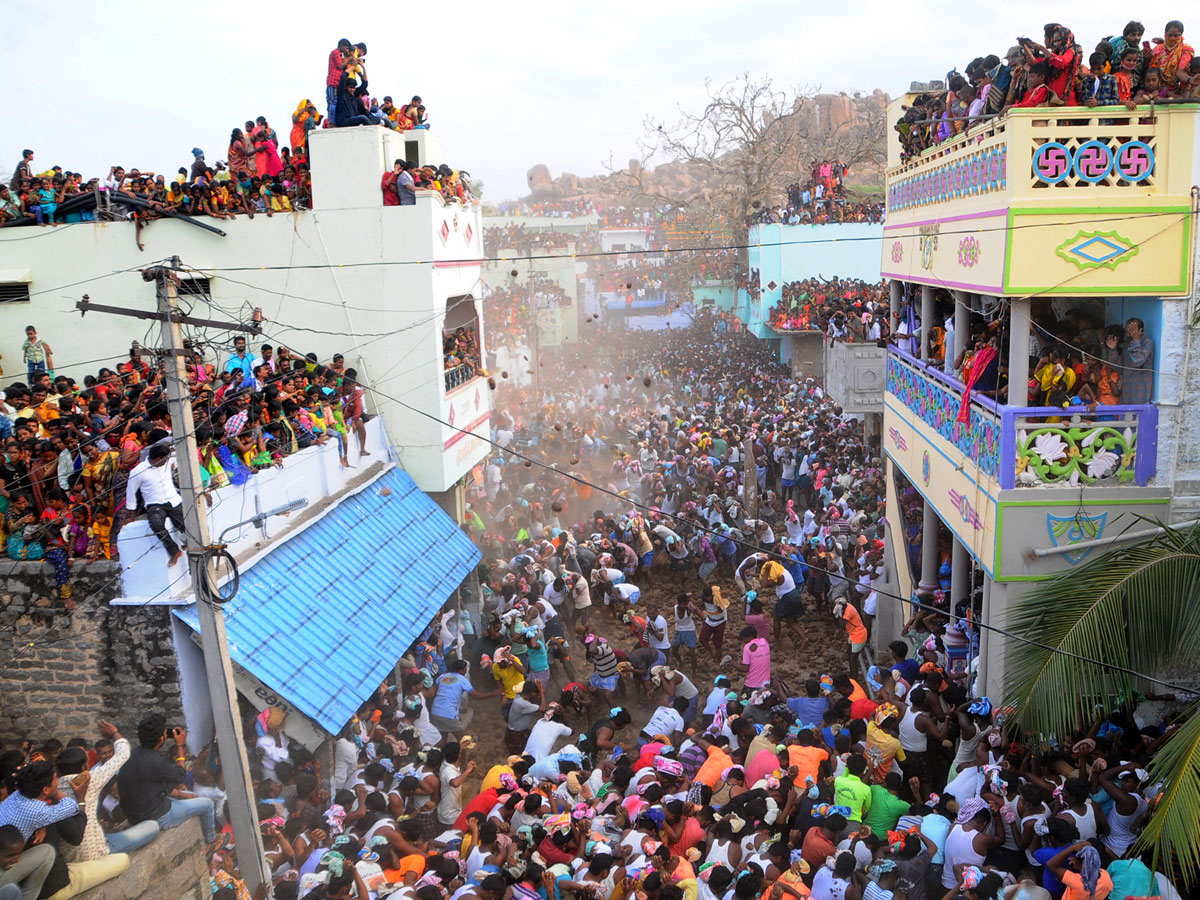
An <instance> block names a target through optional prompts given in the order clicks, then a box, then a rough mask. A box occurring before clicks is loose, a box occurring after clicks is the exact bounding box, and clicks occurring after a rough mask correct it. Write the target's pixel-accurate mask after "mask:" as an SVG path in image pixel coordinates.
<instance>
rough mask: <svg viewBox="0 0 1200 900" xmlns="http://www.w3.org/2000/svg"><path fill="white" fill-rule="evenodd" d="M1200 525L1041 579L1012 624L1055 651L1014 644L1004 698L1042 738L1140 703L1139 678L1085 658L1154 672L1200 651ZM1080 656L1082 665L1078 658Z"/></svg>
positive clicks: (1008, 623)
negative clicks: (1136, 696)
mask: <svg viewBox="0 0 1200 900" xmlns="http://www.w3.org/2000/svg"><path fill="white" fill-rule="evenodd" d="M1197 596H1200V526H1197V527H1194V528H1191V529H1188V530H1186V531H1179V530H1176V529H1167V530H1166V531H1165V532H1164V533H1163V534H1161V535H1159V536H1158V537H1155V538H1153V539H1151V540H1148V541H1143V542H1140V543H1136V544H1131V545H1128V546H1121V547H1117V548H1114V549H1112V550H1109V551H1108V552H1106V553H1104V554H1102V555H1100V556H1098V557H1096V558H1095V559H1094V560H1091V561H1089V562H1088V563H1086V564H1084V565H1081V566H1079V567H1078V568H1075V569H1073V570H1071V571H1069V572H1064V573H1063V574H1061V575H1059V576H1057V577H1055V578H1052V579H1049V580H1047V581H1044V582H1040V583H1038V584H1037V585H1035V586H1034V587H1033V588H1032V589H1031V590H1030V591H1028V592H1027V593H1026V594H1025V595H1024V596H1022V597H1020V598H1019V599H1018V600H1016V601H1015V602H1014V603H1013V605H1012V606H1011V607H1010V609H1009V611H1008V614H1007V616H1006V617H1005V621H1004V623H1003V624H1004V626H1005V627H1007V628H1008V629H1009V630H1011V631H1013V632H1014V633H1015V634H1017V635H1019V636H1021V637H1027V638H1031V639H1033V640H1036V641H1039V642H1040V643H1042V644H1044V645H1046V647H1049V648H1052V649H1046V648H1044V647H1037V646H1033V645H1031V644H1026V643H1020V642H1017V641H1009V642H1008V653H1007V656H1008V672H1007V675H1008V678H1007V685H1006V687H1007V690H1006V692H1005V697H1006V700H1007V701H1008V702H1009V703H1012V704H1013V705H1015V706H1016V709H1017V717H1018V719H1019V720H1020V722H1021V723H1022V725H1024V726H1025V728H1026V729H1028V730H1029V731H1031V732H1033V733H1035V734H1047V735H1049V734H1055V735H1059V736H1063V737H1065V736H1067V735H1069V734H1070V733H1071V732H1072V731H1074V730H1076V729H1077V728H1080V727H1084V728H1086V727H1087V725H1088V724H1090V722H1091V720H1092V718H1093V708H1094V707H1095V705H1096V704H1101V705H1103V706H1104V707H1105V708H1108V709H1111V708H1113V706H1114V705H1116V704H1118V703H1123V702H1125V701H1128V700H1130V699H1131V698H1132V697H1133V693H1134V691H1135V689H1136V688H1137V684H1136V680H1135V679H1134V678H1133V676H1131V675H1129V674H1127V673H1123V672H1119V671H1116V670H1115V669H1112V668H1110V667H1106V666H1100V665H1096V664H1094V663H1089V662H1087V661H1086V660H1089V659H1090V660H1102V661H1103V662H1106V663H1110V664H1113V665H1117V666H1121V667H1123V668H1126V669H1131V670H1134V671H1137V672H1145V673H1151V674H1153V673H1155V672H1156V671H1159V670H1160V669H1161V668H1162V667H1163V666H1165V665H1168V664H1170V663H1178V662H1181V661H1187V660H1188V659H1189V658H1190V657H1192V656H1194V655H1195V654H1196V652H1197V647H1200V616H1196V615H1195V614H1194V613H1192V612H1191V610H1190V606H1191V604H1192V602H1193V598H1195V597H1197ZM1080 657H1082V658H1083V659H1080Z"/></svg>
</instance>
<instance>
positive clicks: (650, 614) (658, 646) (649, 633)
mask: <svg viewBox="0 0 1200 900" xmlns="http://www.w3.org/2000/svg"><path fill="white" fill-rule="evenodd" d="M642 637H643V638H645V639H646V640H647V641H648V642H649V644H650V646H651V647H653V648H654V649H655V650H661V651H662V652H663V654H664V655H669V654H670V652H671V636H670V635H669V634H668V633H667V618H666V616H664V615H663V614H662V613H660V612H659V611H658V607H657V605H656V604H654V603H648V604H646V628H645V633H644V634H643V635H642Z"/></svg>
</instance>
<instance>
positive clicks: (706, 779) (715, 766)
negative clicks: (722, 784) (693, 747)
mask: <svg viewBox="0 0 1200 900" xmlns="http://www.w3.org/2000/svg"><path fill="white" fill-rule="evenodd" d="M696 743H697V744H699V745H700V747H701V748H703V750H704V752H705V753H707V754H708V759H706V760H705V761H704V763H703V765H701V766H700V769H699V770H698V771H697V772H696V778H695V780H696V781H699V782H700V783H701V784H706V785H708V786H709V787H710V788H712V789H713V790H716V789H717V782H718V781H720V780H721V773H722V772H724V771H725V770H726V769H728V768H729V767H730V766H732V765H733V757H732V756H730V755H729V753H728V751H727V750H726V749H725V748H726V747H728V746H729V738H727V737H725V735H723V734H718V735H715V736H714V737H711V738H709V737H707V736H703V735H697V737H696Z"/></svg>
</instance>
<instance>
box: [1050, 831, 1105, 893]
mask: <svg viewBox="0 0 1200 900" xmlns="http://www.w3.org/2000/svg"><path fill="white" fill-rule="evenodd" d="M1046 868H1047V869H1049V870H1050V871H1051V872H1053V873H1054V875H1055V876H1056V877H1057V878H1058V879H1059V881H1061V882H1062V883H1063V895H1062V900H1105V898H1106V897H1107V896H1108V895H1109V894H1110V893H1112V889H1113V882H1112V876H1111V875H1109V874H1108V872H1106V871H1105V870H1104V866H1103V863H1102V861H1101V859H1100V851H1099V850H1097V849H1096V848H1095V847H1093V846H1092V845H1091V843H1090V842H1088V841H1077V842H1075V843H1074V844H1071V845H1070V846H1069V847H1064V848H1063V849H1061V850H1059V851H1058V853H1057V854H1055V855H1054V856H1053V857H1051V859H1050V860H1049V861H1048V862H1047V863H1046Z"/></svg>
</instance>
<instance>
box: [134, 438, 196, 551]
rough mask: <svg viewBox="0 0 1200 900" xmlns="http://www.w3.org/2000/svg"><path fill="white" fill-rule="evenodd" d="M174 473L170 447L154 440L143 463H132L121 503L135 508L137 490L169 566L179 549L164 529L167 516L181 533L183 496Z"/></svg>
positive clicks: (151, 528)
mask: <svg viewBox="0 0 1200 900" xmlns="http://www.w3.org/2000/svg"><path fill="white" fill-rule="evenodd" d="M174 474H175V460H174V459H172V458H171V450H170V448H169V447H167V446H166V445H164V444H155V445H154V446H153V447H151V448H150V454H149V456H148V457H147V458H146V461H145V462H143V463H138V464H137V465H136V466H134V468H133V471H132V472H130V473H129V485H128V486H127V487H126V488H125V507H126V508H127V509H136V508H137V495H138V491H141V494H142V503H143V504H145V507H146V518H147V519H148V520H149V521H150V530H151V531H153V532H154V533H155V534H156V535H158V539H159V540H160V541H162V545H163V547H165V548H166V551H167V555H168V556H169V557H170V561H169V562H168V563H167V564H168V565H170V566H173V565H175V563H177V562H179V558H180V557H181V556H183V551H182V550H181V549H179V545H178V544H177V543H175V539H174V538H173V537H171V535H170V533H169V532H168V531H167V527H166V525H167V519H170V520H171V523H172V524H173V525H174V526H175V530H176V531H177V532H178V533H179V534H183V498H182V497H180V496H179V491H178V490H176V489H175V482H174V481H173V480H172V476H173V475H174Z"/></svg>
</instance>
